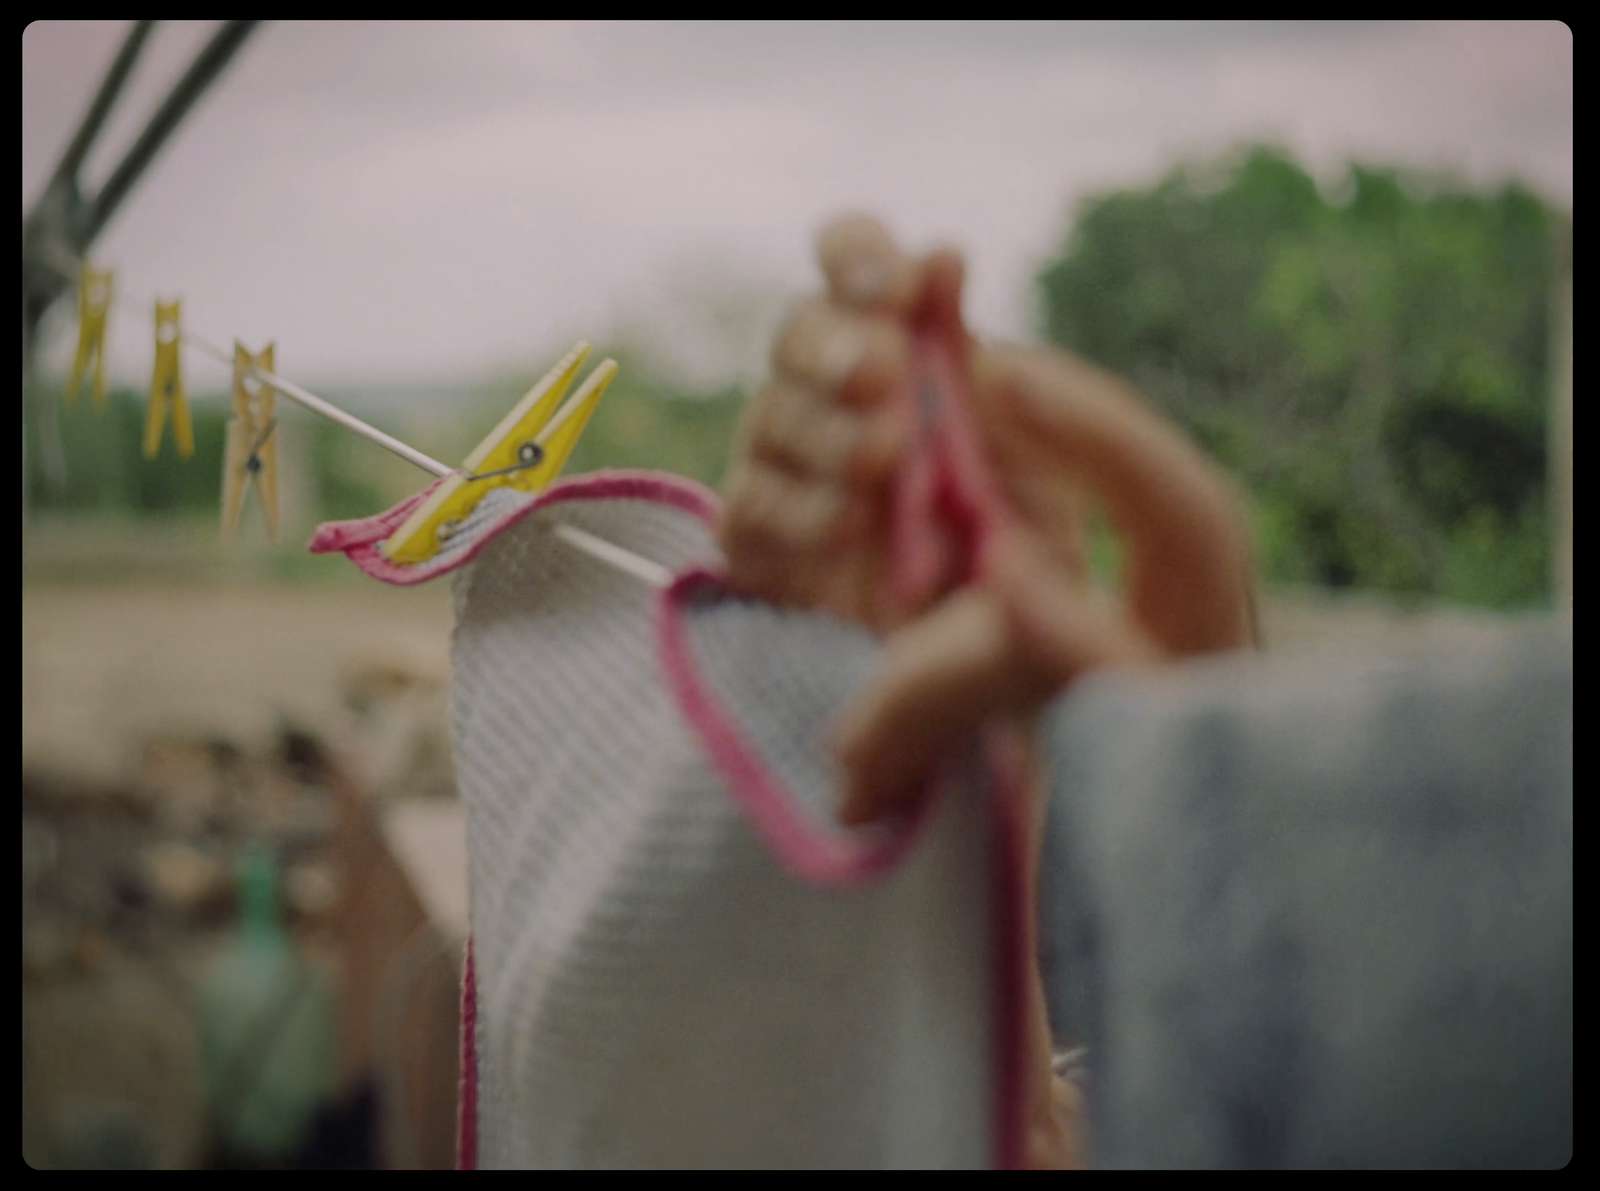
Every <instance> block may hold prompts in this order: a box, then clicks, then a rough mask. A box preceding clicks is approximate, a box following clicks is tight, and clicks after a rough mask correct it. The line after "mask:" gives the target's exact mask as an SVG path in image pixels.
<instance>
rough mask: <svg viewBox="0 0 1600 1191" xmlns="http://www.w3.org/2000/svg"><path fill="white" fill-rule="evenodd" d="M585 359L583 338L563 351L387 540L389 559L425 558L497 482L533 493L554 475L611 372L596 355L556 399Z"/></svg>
mask: <svg viewBox="0 0 1600 1191" xmlns="http://www.w3.org/2000/svg"><path fill="white" fill-rule="evenodd" d="M588 358H589V345H588V344H587V343H583V342H579V343H577V344H575V345H574V346H573V348H572V350H571V351H569V352H568V353H567V354H566V355H565V356H563V357H561V360H560V362H559V363H557V364H556V366H555V367H554V368H552V369H551V370H550V371H549V372H547V373H545V375H544V377H543V378H542V379H541V380H540V381H539V383H538V384H536V385H534V386H533V388H532V389H530V390H528V393H527V395H526V396H524V397H523V398H522V400H521V401H519V402H517V404H516V405H515V406H514V407H513V408H512V410H511V412H510V413H508V414H507V415H506V416H505V417H504V418H502V419H500V424H499V425H498V426H496V427H495V428H494V430H493V431H491V432H490V434H489V436H488V437H487V438H485V439H484V440H483V441H482V442H481V443H479V444H478V446H477V448H476V449H475V450H474V451H473V452H472V454H470V455H468V456H467V460H466V462H465V463H464V464H463V465H462V468H461V470H460V471H458V472H457V473H456V474H455V475H453V476H450V477H449V478H447V479H446V480H445V481H444V483H442V484H440V485H439V486H438V487H437V488H435V489H434V491H433V494H432V495H431V496H429V497H428V499H427V500H425V501H423V502H422V503H421V504H420V505H418V506H417V508H416V509H415V511H413V512H412V514H411V516H410V517H408V518H406V520H405V522H404V523H403V524H402V525H401V526H400V528H399V529H397V530H395V531H394V533H392V534H390V535H389V537H388V538H387V539H385V541H384V542H383V545H382V550H383V553H384V555H385V556H386V557H387V558H389V559H390V560H391V561H392V562H400V563H418V562H425V561H427V560H428V559H429V558H432V557H433V555H434V554H435V553H436V552H437V551H438V549H439V547H440V546H441V545H443V544H444V542H445V541H447V540H448V539H449V537H450V535H451V533H453V532H454V531H455V529H456V528H457V527H458V526H459V525H460V524H461V522H462V521H463V520H465V519H466V517H467V514H469V513H471V512H472V510H473V509H474V508H476V507H477V504H478V502H479V501H480V500H482V499H483V497H484V493H486V492H488V491H490V490H491V489H493V488H497V487H500V486H501V485H504V486H506V487H509V488H516V489H519V490H520V491H523V492H537V491H538V490H539V489H541V488H543V487H544V486H545V485H547V484H549V483H550V481H551V480H553V479H555V478H556V476H557V475H558V474H560V471H561V468H562V466H563V465H564V464H565V463H566V461H567V457H568V456H569V455H571V454H572V448H573V447H575V446H577V444H578V437H579V436H580V435H581V434H582V433H583V429H584V427H585V426H587V425H588V424H589V417H590V415H592V414H593V413H594V410H595V406H596V405H598V404H599V402H600V397H601V395H602V394H604V393H605V391H606V387H607V386H608V385H610V383H611V380H612V378H613V377H614V376H616V374H617V364H616V361H615V360H604V361H602V362H601V363H600V365H599V366H598V367H597V368H596V369H595V370H594V371H593V372H591V373H590V374H589V376H588V379H586V380H585V381H584V382H583V384H582V385H580V386H579V388H578V391H577V392H576V393H574V394H573V395H572V396H571V398H569V399H568V400H567V402H566V403H565V404H561V396H562V394H563V393H565V392H566V391H567V386H569V385H570V384H571V383H572V380H573V378H574V377H575V376H577V374H578V370H579V369H580V368H581V367H582V366H583V362H584V361H585V360H586V359H588ZM557 405H560V406H561V408H560V409H559V410H558V409H557V408H556V406H557ZM552 415H553V416H552Z"/></svg>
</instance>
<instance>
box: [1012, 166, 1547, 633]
mask: <svg viewBox="0 0 1600 1191" xmlns="http://www.w3.org/2000/svg"><path fill="white" fill-rule="evenodd" d="M1554 225H1555V217H1554V216H1553V214H1552V213H1551V212H1550V211H1549V210H1547V209H1546V207H1545V206H1544V204H1543V203H1542V202H1541V200H1540V199H1539V198H1538V197H1536V196H1535V195H1534V194H1532V193H1530V192H1529V191H1528V190H1526V189H1524V188H1522V187H1520V186H1517V185H1509V186H1506V187H1504V188H1502V189H1499V190H1497V191H1494V192H1492V193H1479V192H1476V191H1472V190H1469V189H1466V188H1463V187H1462V186H1460V185H1453V184H1450V183H1446V182H1441V181H1437V180H1430V179H1427V178H1422V177H1417V176H1412V175H1408V174H1406V173H1403V172H1401V171H1399V170H1395V169H1379V168H1372V167H1367V166H1360V165H1357V166H1353V167H1352V168H1351V169H1350V171H1349V174H1348V177H1347V178H1346V179H1345V181H1344V183H1343V184H1342V186H1341V187H1340V188H1339V190H1338V191H1336V192H1335V193H1333V194H1331V195H1329V194H1325V193H1324V192H1323V191H1322V190H1320V189H1319V188H1318V186H1317V184H1316V183H1315V182H1314V181H1313V180H1312V178H1311V177H1310V176H1309V175H1308V174H1307V173H1306V171H1305V170H1303V169H1302V168H1301V167H1300V166H1299V165H1297V164H1296V163H1295V162H1294V161H1293V160H1292V159H1290V158H1289V157H1288V156H1286V155H1285V154H1283V153H1281V152H1278V151H1275V150H1272V149H1268V148H1253V149H1250V150H1247V151H1245V152H1244V153H1241V154H1236V155H1233V156H1231V157H1230V158H1228V159H1226V160H1223V161H1220V162H1214V163H1211V164H1209V165H1202V166H1186V167H1182V168H1179V169H1177V170H1174V171H1173V172H1171V173H1170V174H1168V175H1167V176H1166V177H1165V178H1163V179H1162V180H1161V181H1160V182H1159V183H1158V184H1157V185H1155V186H1153V187H1151V188H1149V189H1145V190H1127V191H1120V192H1116V193H1110V194H1105V195H1101V196H1099V197H1097V198H1095V199H1093V200H1091V201H1089V202H1087V203H1085V204H1084V206H1083V207H1082V209H1081V210H1080V212H1079V214H1078V218H1077V219H1076V220H1075V222H1074V225H1073V228H1072V231H1071V233H1070V235H1069V237H1068V239H1067V241H1066V243H1065V245H1064V246H1063V247H1062V249H1061V251H1060V252H1059V254H1058V255H1057V256H1056V257H1055V258H1054V259H1053V260H1051V261H1050V262H1049V263H1048V264H1047V265H1046V267H1045V268H1044V269H1043V270H1042V271H1041V273H1040V275H1039V286H1040V291H1041V298H1042V306H1043V323H1044V326H1043V330H1044V333H1045V334H1046V336H1047V337H1048V338H1049V339H1051V340H1052V341H1054V342H1056V343H1059V344H1062V345H1063V346H1066V347H1068V348H1071V349H1073V350H1074V351H1077V352H1079V353H1081V354H1083V355H1085V356H1087V357H1089V358H1091V359H1093V360H1095V361H1097V362H1099V363H1100V364H1102V365H1104V366H1106V367H1108V368H1110V369H1113V370H1114V371H1117V372H1119V373H1122V374H1123V375H1125V376H1128V377H1129V378H1131V379H1132V380H1133V381H1134V382H1135V383H1136V384H1137V385H1138V386H1139V387H1140V388H1141V389H1142V390H1143V392H1144V393H1145V394H1146V395H1147V396H1148V397H1149V398H1150V399H1151V400H1152V401H1153V402H1154V403H1155V404H1157V405H1158V406H1159V407H1160V408H1161V409H1162V410H1164V411H1165V412H1166V413H1168V414H1169V415H1171V416H1172V417H1174V418H1175V419H1176V420H1177V421H1178V422H1179V423H1181V424H1182V425H1183V426H1184V427H1185V428H1186V429H1187V430H1188V431H1189V432H1190V433H1191V434H1192V435H1193V436H1194V437H1195V438H1196V439H1197V440H1198V441H1199V442H1200V443H1201V444H1202V445H1203V446H1204V447H1205V448H1206V449H1208V450H1209V451H1210V452H1211V453H1212V454H1213V455H1214V456H1215V457H1216V458H1217V459H1218V460H1220V461H1221V462H1222V463H1223V464H1224V465H1225V466H1227V467H1228V468H1229V469H1230V470H1231V471H1233V472H1234V474H1235V475H1237V476H1238V477H1240V478H1241V479H1242V480H1243V482H1244V483H1245V485H1246V486H1247V487H1248V489H1249V491H1250V493H1251V495H1252V497H1253V499H1254V505H1255V513H1256V529H1257V537H1258V547H1259V549H1260V552H1261V556H1262V565H1263V567H1264V569H1265V571H1266V574H1267V577H1268V578H1270V579H1273V580H1277V581H1289V582H1310V583H1318V584H1325V585H1329V586H1334V587H1350V586H1360V587H1368V588H1377V589H1382V590H1385V591H1388V592H1395V593H1416V594H1428V595H1435V596H1442V597H1445V598H1447V599H1450V600H1454V601H1459V602H1464V603H1471V604H1479V605H1489V606H1495V607H1509V606H1516V605H1525V604H1529V603H1534V602H1539V601H1543V600H1545V599H1547V598H1548V594H1549V590H1548V589H1549V569H1550V568H1549V533H1548V531H1547V526H1546V522H1547V514H1546V508H1545V505H1546V487H1545V482H1544V475H1545V454H1546V420H1547V415H1548V410H1549V407H1550V395H1549V391H1548V386H1547V379H1546V374H1547V364H1546V356H1547V353H1548V344H1549V338H1550V336H1549V329H1548V324H1549V315H1550V310H1549V306H1550V294H1551V281H1552V263H1553V251H1552V244H1553V232H1554V230H1555V226H1554Z"/></svg>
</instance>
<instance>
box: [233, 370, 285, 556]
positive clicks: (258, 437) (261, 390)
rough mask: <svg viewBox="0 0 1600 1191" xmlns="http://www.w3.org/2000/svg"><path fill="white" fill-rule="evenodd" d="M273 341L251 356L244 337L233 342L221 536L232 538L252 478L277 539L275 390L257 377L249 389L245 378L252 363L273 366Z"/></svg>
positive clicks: (237, 526)
mask: <svg viewBox="0 0 1600 1191" xmlns="http://www.w3.org/2000/svg"><path fill="white" fill-rule="evenodd" d="M273 347H274V345H273V344H270V343H269V344H267V346H266V350H264V351H262V352H261V353H260V354H259V355H255V356H252V355H251V354H250V353H249V352H247V351H245V350H244V345H243V344H242V343H238V342H235V343H234V345H233V416H232V417H231V418H229V419H228V451H227V457H226V460H225V462H224V463H223V471H222V537H223V540H224V541H232V540H233V536H234V534H235V533H236V532H237V531H238V528H239V509H240V506H241V505H242V504H243V503H244V493H245V488H246V486H247V485H248V484H249V483H250V481H251V480H252V479H254V480H255V485H256V490H257V491H258V492H260V493H261V511H262V513H263V514H264V515H265V517H266V519H267V533H268V535H269V536H270V537H271V538H272V541H273V544H274V545H276V544H277V541H278V439H277V434H276V433H275V432H276V430H277V426H278V419H277V418H276V417H275V416H274V413H273V405H274V402H275V397H276V394H275V393H274V391H273V388H272V386H271V385H269V384H267V382H266V381H264V380H259V379H258V380H257V381H256V387H255V389H254V390H253V391H252V390H251V388H250V387H249V384H248V383H247V380H248V378H249V375H250V370H251V369H252V368H263V369H265V370H266V371H268V372H271V371H273V364H272V352H273Z"/></svg>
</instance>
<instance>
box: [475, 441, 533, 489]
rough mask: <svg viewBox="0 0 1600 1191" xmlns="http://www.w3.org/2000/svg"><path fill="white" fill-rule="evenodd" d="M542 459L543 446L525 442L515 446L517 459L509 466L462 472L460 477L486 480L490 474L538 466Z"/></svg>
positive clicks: (506, 473)
mask: <svg viewBox="0 0 1600 1191" xmlns="http://www.w3.org/2000/svg"><path fill="white" fill-rule="evenodd" d="M543 459H544V448H543V447H541V446H540V445H539V444H538V443H536V442H525V443H523V444H522V445H521V446H520V447H518V448H517V461H516V462H515V463H513V464H512V465H511V466H510V467H497V468H495V469H494V470H493V471H477V472H462V473H461V474H462V478H463V479H468V480H487V479H489V478H490V477H492V476H505V475H510V474H511V473H512V472H514V471H527V470H528V468H530V467H538V466H539V464H540V463H541V462H542V461H543Z"/></svg>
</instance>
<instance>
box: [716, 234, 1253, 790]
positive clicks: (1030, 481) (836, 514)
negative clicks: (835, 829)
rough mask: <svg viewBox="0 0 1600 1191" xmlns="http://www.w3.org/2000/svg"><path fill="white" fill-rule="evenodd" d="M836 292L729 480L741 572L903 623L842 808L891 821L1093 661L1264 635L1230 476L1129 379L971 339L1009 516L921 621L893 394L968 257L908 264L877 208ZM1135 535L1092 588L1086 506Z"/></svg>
mask: <svg viewBox="0 0 1600 1191" xmlns="http://www.w3.org/2000/svg"><path fill="white" fill-rule="evenodd" d="M818 256H819V258H820V262H821V265H822V271H823V275H824V277H825V278H826V281H827V292H826V294H825V295H824V296H822V297H819V298H815V299H812V300H811V301H809V302H807V303H806V304H804V305H802V306H801V307H800V308H799V309H798V310H797V311H796V312H795V313H794V315H793V316H792V317H791V318H790V319H789V320H788V322H787V323H786V325H785V326H784V328H783V329H782V330H781V331H780V333H779V335H778V338H777V343H776V347H775V350H774V354H773V368H774V376H773V380H772V381H771V382H770V383H769V384H768V385H767V386H766V387H765V388H764V389H762V390H761V392H760V393H759V394H758V395H757V397H756V398H755V400H754V401H753V402H752V404H751V408H750V410H749V412H748V414H747V419H746V422H745V425H744V427H743V430H742V434H741V438H740V447H739V450H738V453H737V455H736V459H737V462H736V464H735V466H734V467H733V469H732V471H731V473H730V478H729V482H728V485H727V491H726V497H727V501H726V508H727V512H726V517H725V520H724V523H723V528H722V541H723V546H724V550H725V552H726V555H727V558H728V562H729V571H730V576H731V579H732V582H733V583H734V585H735V586H736V587H737V588H739V589H741V590H744V591H746V592H748V593H750V594H754V595H758V596H762V597H764V598H767V599H770V600H773V601H774V602H777V603H782V604H791V605H797V606H800V607H806V608H817V609H826V610H829V611H832V612H835V613H838V614H840V615H843V616H847V617H850V618H852V619H855V620H857V621H859V622H861V623H863V624H866V625H868V626H870V627H872V628H875V629H878V630H880V631H888V630H894V629H898V630H899V631H897V632H894V633H893V634H892V635H891V636H890V638H889V641H888V648H887V651H886V658H885V664H884V666H883V667H882V668H881V669H880V671H879V672H878V673H877V674H876V675H875V677H874V679H873V680H872V681H871V682H869V684H868V686H867V688H866V689H865V690H863V691H862V692H861V693H860V695H859V697H858V698H857V699H856V700H855V701H854V702H853V703H852V704H851V705H850V706H849V707H848V708H846V710H845V712H844V715H843V716H842V717H841V721H840V724H839V731H838V733H837V736H836V745H837V750H838V753H839V756H840V759H841V760H842V762H843V763H844V766H845V769H846V771H847V774H848V782H847V788H846V791H845V797H844V801H843V806H842V812H841V813H842V817H843V818H845V819H846V821H848V822H863V821H867V820H871V819H873V818H876V817H878V816H879V815H881V814H882V813H883V812H884V811H885V810H887V809H888V808H889V807H890V806H892V805H893V804H895V803H896V802H898V801H900V800H903V799H905V798H907V797H910V796H911V795H912V794H913V793H914V792H915V791H916V790H917V789H918V788H919V787H920V779H921V778H922V777H923V775H924V774H925V772H926V770H927V767H928V765H929V764H931V763H932V762H933V761H934V760H935V759H936V758H937V757H938V756H939V755H940V754H941V753H943V752H944V751H945V750H946V749H947V748H948V746H949V744H950V742H951V741H953V740H956V739H959V738H960V737H962V736H964V735H970V734H971V733H973V732H975V731H976V730H977V728H978V727H979V726H980V725H982V724H983V723H985V722H987V721H989V720H991V719H992V718H994V717H995V716H997V715H1003V716H1006V717H1008V718H1018V719H1022V720H1026V719H1027V718H1028V717H1029V716H1030V715H1031V714H1032V713H1033V712H1034V711H1036V710H1037V709H1038V708H1039V707H1040V706H1042V705H1043V704H1044V703H1045V702H1046V701H1047V700H1049V699H1050V698H1051V697H1052V696H1054V695H1055V694H1056V693H1057V692H1058V691H1059V690H1061V689H1062V688H1063V687H1064V686H1065V685H1066V684H1067V683H1069V682H1070V681H1071V680H1072V679H1073V678H1075V677H1077V676H1078V675H1080V674H1082V673H1084V672H1086V671H1088V670H1092V669H1099V668H1105V667H1109V666H1140V665H1152V664H1156V663H1159V662H1162V661H1165V660H1170V659H1176V658H1182V657H1190V656H1194V655H1198V654H1205V653H1212V652H1217V651H1221V650H1228V649H1233V648H1237V647H1239V646H1242V645H1245V644H1247V643H1248V642H1249V640H1250V636H1251V600H1250V585H1249V569H1250V564H1249V551H1248V544H1247V537H1246V534H1245V531H1244V520H1243V517H1242V515H1241V513H1240V508H1239V502H1238V501H1237V499H1236V497H1235V495H1234V493H1233V491H1232V488H1231V486H1230V485H1229V483H1228V481H1227V480H1226V478H1225V477H1224V476H1222V474H1221V473H1220V472H1219V471H1218V470H1217V469H1216V468H1215V467H1214V466H1213V465H1211V464H1210V463H1209V462H1208V461H1207V460H1206V459H1205V458H1204V457H1203V456H1202V455H1201V454H1200V453H1199V452H1198V451H1197V450H1196V449H1195V448H1194V447H1193V446H1192V445H1191V444H1190V443H1189V442H1188V441H1187V440H1186V439H1185V438H1184V437H1183V436H1182V435H1181V434H1180V433H1178V432H1177V431H1176V430H1175V429H1174V428H1173V427H1172V426H1170V425H1169V424H1168V423H1167V422H1166V421H1164V420H1163V419H1162V418H1160V417H1159V416H1158V415H1157V414H1155V413H1154V412H1153V411H1152V410H1150V409H1149V408H1148V407H1147V406H1146V405H1145V404H1144V402H1143V401H1142V400H1141V399H1140V398H1139V397H1138V395H1137V394H1136V393H1134V392H1133V390H1132V389H1131V388H1130V387H1129V386H1128V385H1126V384H1125V383H1124V382H1122V381H1121V380H1119V379H1117V378H1116V377H1113V376H1111V375H1109V374H1107V373H1105V372H1103V371H1101V370H1099V369H1097V368H1095V367H1093V366H1092V365H1090V364H1087V363H1085V362H1084V361H1081V360H1078V359H1076V358H1075V357H1073V356H1071V355H1069V354H1067V353H1065V352H1062V351H1058V350H1054V349H1039V348H1022V347H1013V346H990V345H983V344H977V343H974V344H971V345H970V347H969V369H970V376H969V378H968V380H969V383H970V396H971V400H972V403H973V407H974V414H975V416H976V419H977V421H978V423H979V428H980V431H981V433H982V435H983V438H984V445H985V447H986V449H987V451H988V454H989V458H990V461H991V464H992V468H993V471H994V474H995V475H996V477H997V479H998V482H999V485H1000V487H1001V490H1002V493H1003V496H1004V498H1005V500H1006V501H1007V502H1008V503H1009V504H1010V506H1011V510H1012V513H1013V517H1012V519H1011V528H1010V529H1009V531H1008V532H1007V533H1006V534H1005V535H1004V537H1003V538H1002V539H1001V540H998V541H995V542H993V543H991V545H990V548H989V551H988V556H987V564H986V571H985V574H984V575H983V576H982V577H981V579H980V581H979V582H978V583H977V584H974V585H972V586H969V587H967V588H965V589H963V590H961V591H958V592H956V593H954V594H953V595H951V596H950V597H949V598H947V599H945V600H944V601H943V602H942V603H940V604H939V605H938V606H937V607H935V608H933V609H931V610H928V611H927V612H926V614H924V615H917V613H919V612H921V611H922V610H920V609H913V610H906V609H896V608H895V607H894V606H893V604H892V601H890V599H889V598H888V592H887V584H886V582H885V571H886V558H887V553H888V552H887V525H888V492H889V488H888V485H889V483H890V481H891V479H892V477H893V474H894V469H895V466H896V463H897V461H898V458H899V455H900V452H901V451H902V450H903V449H904V447H905V444H906V443H907V442H909V438H910V435H909V430H910V428H909V427H907V426H904V425H902V424H900V421H899V415H898V410H897V409H896V408H895V406H894V405H893V403H892V401H891V398H892V396H893V395H894V393H895V392H896V390H897V388H898V387H899V386H900V385H901V384H903V383H904V382H905V379H906V374H907V369H908V363H909V359H910V339H909V334H908V330H907V326H906V323H905V316H906V314H907V313H908V312H909V311H911V310H912V309H914V308H916V307H918V306H919V305H921V304H922V303H924V302H925V301H927V299H928V296H929V294H930V292H934V293H938V292H943V293H945V294H948V295H950V296H951V297H950V300H952V301H954V300H957V296H958V295H959V290H960V284H961V273H962V265H961V261H960V258H959V257H957V256H955V255H954V254H952V253H949V252H939V253H934V254H932V255H929V256H926V257H911V256H908V255H906V254H904V253H902V252H901V251H899V249H898V248H897V247H896V246H895V245H894V243H893V241H892V240H891V239H890V238H889V235H888V233H887V232H886V231H885V230H884V229H883V228H882V226H881V225H879V224H878V223H876V222H875V221H873V220H871V219H866V218H862V217H853V218H847V219H843V220H839V221H837V222H835V223H833V224H831V225H829V227H828V228H827V229H825V230H824V231H823V233H822V235H821V237H820V240H819V246H818ZM1089 500H1094V501H1097V502H1098V503H1099V504H1100V505H1101V506H1102V508H1103V509H1104V511H1105V513H1106V514H1107V516H1108V518H1109V520H1110V521H1111V523H1112V526H1113V528H1114V530H1115V531H1116V532H1117V533H1118V534H1119V536H1120V537H1121V538H1122V540H1123V543H1124V546H1125V555H1126V559H1127V562H1126V567H1125V582H1124V587H1123V590H1122V591H1121V592H1120V593H1118V594H1117V596H1116V597H1115V598H1112V599H1107V598H1106V597H1105V596H1104V595H1102V593H1100V592H1098V591H1096V590H1095V589H1094V587H1093V586H1092V584H1091V583H1090V581H1089V576H1088V569H1087V566H1086V565H1085V555H1084V532H1083V524H1084V520H1083V517H1084V512H1085V508H1086V505H1087V502H1088V501H1089Z"/></svg>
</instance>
